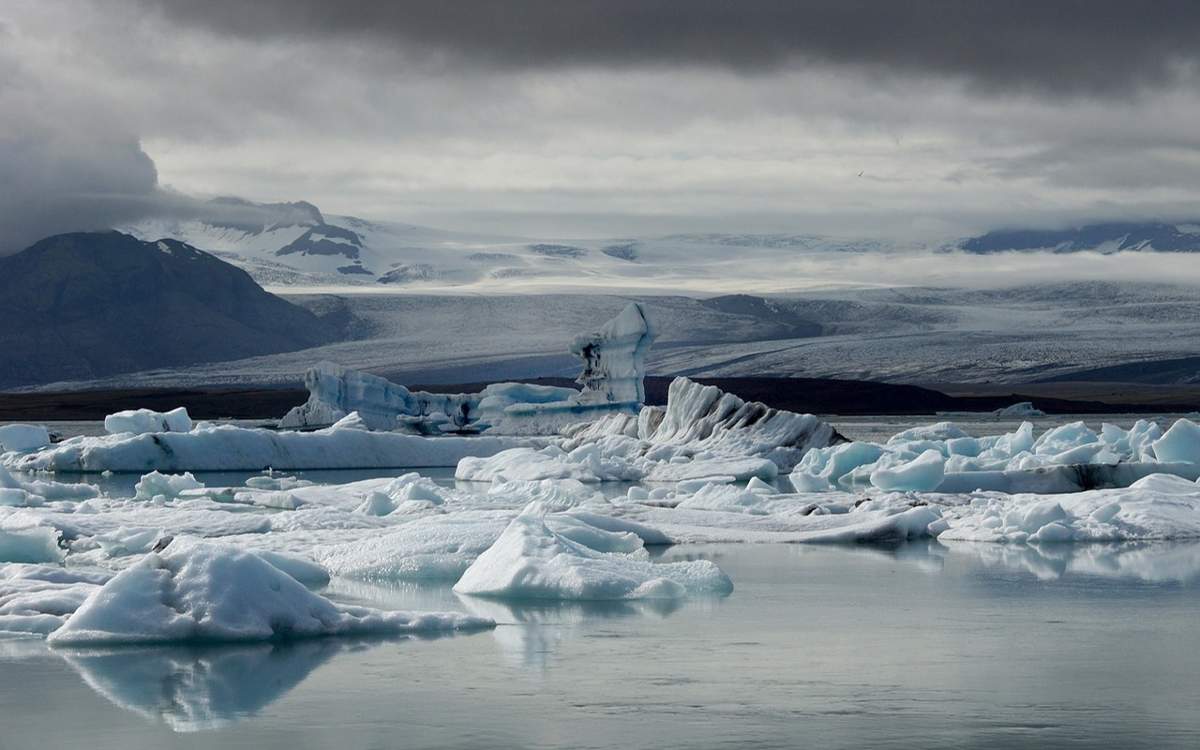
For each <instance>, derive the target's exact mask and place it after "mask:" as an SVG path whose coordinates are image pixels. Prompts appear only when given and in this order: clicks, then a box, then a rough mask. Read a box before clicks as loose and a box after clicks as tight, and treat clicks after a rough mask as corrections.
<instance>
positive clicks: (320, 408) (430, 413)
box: [279, 362, 479, 434]
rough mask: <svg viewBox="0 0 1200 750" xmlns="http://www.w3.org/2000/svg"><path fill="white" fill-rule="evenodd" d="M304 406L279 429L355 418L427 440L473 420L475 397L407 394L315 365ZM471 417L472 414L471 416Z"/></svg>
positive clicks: (371, 378)
mask: <svg viewBox="0 0 1200 750" xmlns="http://www.w3.org/2000/svg"><path fill="white" fill-rule="evenodd" d="M304 386H305V387H306V388H308V394H309V396H308V400H307V401H306V402H304V403H303V404H301V405H300V406H297V407H295V408H294V409H292V410H291V411H289V412H288V413H287V414H286V415H284V417H283V419H281V420H280V421H279V426H280V427H281V428H283V429H297V428H312V427H328V426H330V425H332V424H335V423H337V422H338V421H339V420H341V419H344V418H345V417H346V416H347V415H349V414H351V413H353V412H357V413H358V416H359V418H360V419H361V420H362V423H363V425H364V426H365V427H366V428H367V429H371V430H384V431H387V430H396V429H403V428H404V427H405V426H411V427H412V429H413V431H419V432H423V433H426V434H437V433H441V432H454V431H460V430H463V429H465V428H466V427H467V425H468V424H470V423H472V422H474V421H476V420H477V419H478V413H477V410H478V407H479V396H478V395H477V394H466V393H427V392H425V391H410V390H409V389H407V388H405V387H404V386H402V385H399V384H397V383H393V382H391V381H390V380H387V379H386V378H381V377H379V376H377V375H371V374H370V373H366V372H359V371H357V370H350V369H347V368H345V367H342V366H340V365H337V364H334V363H333V362H319V363H317V364H316V365H315V366H313V367H311V368H309V370H308V371H307V372H306V373H305V374H304ZM473 412H476V413H473Z"/></svg>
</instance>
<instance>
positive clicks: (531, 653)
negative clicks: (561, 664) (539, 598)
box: [459, 596, 682, 670]
mask: <svg viewBox="0 0 1200 750" xmlns="http://www.w3.org/2000/svg"><path fill="white" fill-rule="evenodd" d="M459 598H460V599H461V601H462V602H463V605H464V606H465V607H466V609H467V611H468V612H470V613H472V614H476V615H479V616H481V617H490V618H492V619H493V620H495V621H496V624H497V626H496V629H495V630H493V631H492V637H493V638H495V639H496V643H497V644H499V645H500V650H501V652H502V653H503V654H504V656H505V657H506V658H507V659H508V661H509V663H510V664H513V665H514V666H520V667H524V668H528V669H537V670H544V669H546V668H548V667H549V666H550V663H551V658H552V657H553V655H554V653H555V651H557V650H558V647H559V644H560V643H561V642H562V641H563V640H564V639H568V638H573V637H575V636H576V634H577V631H578V630H579V629H580V627H581V626H583V625H584V624H585V623H587V624H589V625H591V624H596V623H598V622H601V621H604V620H613V619H618V618H622V617H656V618H659V619H663V618H666V617H668V616H670V615H671V614H673V613H674V612H677V611H679V608H680V607H681V606H682V602H681V601H680V600H678V599H645V600H640V601H615V602H504V601H501V600H498V599H485V598H483V597H477V596H460V597H459Z"/></svg>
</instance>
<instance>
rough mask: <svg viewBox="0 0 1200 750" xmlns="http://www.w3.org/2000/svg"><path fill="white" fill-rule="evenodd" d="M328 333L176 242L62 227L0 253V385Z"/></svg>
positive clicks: (274, 349)
mask: <svg viewBox="0 0 1200 750" xmlns="http://www.w3.org/2000/svg"><path fill="white" fill-rule="evenodd" d="M338 335H339V331H338V330H337V327H336V326H335V325H334V324H333V323H332V322H330V321H329V320H326V319H323V318H319V317H317V315H315V314H314V313H312V312H310V311H308V310H306V309H303V308H301V307H297V306H296V305H293V304H291V303H290V302H287V301H285V300H283V299H280V298H279V297H276V296H274V295H272V294H269V293H267V292H266V291H264V290H263V289H262V288H261V287H260V286H258V284H256V283H255V282H254V281H253V279H251V278H250V276H249V275H248V274H246V272H244V271H242V270H240V269H238V268H235V267H234V266H231V265H230V264H228V263H225V262H224V261H222V260H220V259H218V258H215V257H213V256H212V255H209V254H208V253H204V252H201V251H199V250H197V249H196V248H194V247H191V246H189V245H186V244H184V243H182V242H178V241H176V240H159V241H156V242H143V241H140V240H138V239H136V238H134V237H131V236H129V235H126V234H121V233H119V232H95V233H76V234H62V235H56V236H54V237H49V238H47V239H44V240H42V241H40V242H38V243H36V244H34V245H32V246H31V247H29V248H27V249H25V250H23V251H21V252H19V253H17V254H15V255H11V256H8V257H0V352H2V353H3V356H0V387H13V386H18V385H24V384H32V383H38V382H46V381H49V380H65V379H77V378H94V377H100V376H105V375H111V374H115V373H121V372H131V371H135V370H145V369H152V368H161V367H175V366H181V365H188V364H194V363H199V362H212V361H219V360H228V359H240V358H244V357H251V356H257V355H262V354H274V353H279V352H287V351H294V350H297V349H304V348H308V347H312V346H319V345H321V344H324V343H327V342H329V341H332V340H334V339H335V338H337V337H338Z"/></svg>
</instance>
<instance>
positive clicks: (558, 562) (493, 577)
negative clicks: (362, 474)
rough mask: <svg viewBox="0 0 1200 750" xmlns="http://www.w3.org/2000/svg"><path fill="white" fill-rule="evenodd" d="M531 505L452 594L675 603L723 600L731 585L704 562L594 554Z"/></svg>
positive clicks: (715, 567) (715, 569) (469, 569)
mask: <svg viewBox="0 0 1200 750" xmlns="http://www.w3.org/2000/svg"><path fill="white" fill-rule="evenodd" d="M545 512H546V511H545V509H544V508H543V507H542V506H541V505H540V504H539V503H531V504H530V505H529V506H528V507H527V508H526V509H525V510H524V511H523V512H522V513H521V514H520V515H519V516H517V517H516V518H515V519H513V521H512V522H511V523H510V524H509V525H508V527H507V528H506V529H505V530H504V533H502V534H501V535H500V538H499V539H497V540H496V542H495V544H493V545H492V546H491V547H490V548H489V549H488V550H487V551H486V552H484V553H483V554H482V555H480V556H479V559H477V560H476V561H475V562H474V563H472V565H471V567H470V568H468V569H467V571H466V572H465V573H463V576H462V578H460V579H459V581H458V583H457V584H455V586H454V590H455V591H457V592H459V593H462V594H474V595H478V596H494V597H505V598H511V599H567V600H610V599H663V598H666V599H675V598H680V597H683V596H688V595H689V594H717V595H721V594H727V593H729V592H730V591H731V590H732V589H733V584H732V582H731V581H730V580H729V578H728V576H726V575H725V574H724V573H723V572H721V569H720V568H718V567H717V566H716V565H715V564H713V563H712V562H710V561H708V560H694V561H687V562H677V563H663V564H654V563H651V562H650V561H649V560H648V559H646V558H645V556H644V555H645V553H644V552H643V553H642V556H638V555H637V554H627V553H614V552H601V551H597V550H595V549H593V548H591V547H589V546H587V545H585V544H583V543H581V542H579V541H575V540H573V539H570V538H568V537H567V536H565V535H563V534H560V533H557V532H555V531H553V530H551V529H550V527H549V526H547V525H546V522H545V520H544V516H545Z"/></svg>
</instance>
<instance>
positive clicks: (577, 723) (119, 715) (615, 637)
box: [0, 543, 1200, 750]
mask: <svg viewBox="0 0 1200 750" xmlns="http://www.w3.org/2000/svg"><path fill="white" fill-rule="evenodd" d="M693 556H703V557H707V558H710V559H713V560H715V561H717V562H718V564H720V565H721V567H722V568H723V569H724V570H725V571H726V572H728V573H729V575H730V576H731V577H732V579H733V581H734V584H735V590H734V592H733V593H732V594H731V595H730V596H728V597H726V598H717V599H692V600H687V601H684V602H677V603H671V602H640V603H609V604H587V605H581V604H554V603H541V604H537V603H533V604H514V603H501V602H496V601H487V600H478V599H471V598H462V597H458V596H456V595H454V594H453V593H452V592H450V591H449V590H448V588H447V587H446V586H444V585H442V586H430V587H421V586H411V585H410V586H384V585H372V584H357V583H348V582H338V583H335V584H334V585H333V586H332V587H331V588H330V589H327V590H326V592H325V593H326V594H327V595H329V596H331V597H333V598H335V599H339V600H342V601H355V602H365V603H371V604H375V605H377V606H385V607H396V608H451V609H459V610H465V611H472V612H477V613H481V614H487V615H490V616H492V617H494V618H496V619H497V620H498V621H499V622H500V623H501V625H500V626H499V627H498V628H497V629H496V630H495V631H493V632H490V633H481V634H475V635H468V636H455V637H447V638H441V639H436V640H415V639H409V640H384V641H347V640H334V639H326V640H318V641H309V642H304V643H297V644H292V645H286V646H284V645H269V644H267V645H253V646H237V647H223V648H211V647H210V648H178V647H176V648H155V649H124V650H121V649H118V650H111V649H110V650H77V651H50V650H48V649H46V647H45V646H44V645H42V644H41V642H40V641H0V677H2V679H0V726H2V727H3V734H2V735H0V747H3V748H5V750H9V749H10V748H44V747H75V746H85V747H89V748H121V749H122V750H125V749H127V748H141V747H147V748H149V747H155V748H157V747H166V746H182V747H198V748H210V747H211V748H217V747H221V748H229V747H237V748H240V747H245V748H251V747H253V748H285V747H286V748H318V747H322V748H324V747H334V746H336V747H345V748H354V747H381V748H382V747H388V748H391V747H406V748H425V747H429V748H433V747H438V748H447V747H449V748H479V747H509V746H512V747H534V748H557V747H563V748H567V747H569V748H600V747H613V746H616V745H620V746H624V747H632V748H661V747H698V748H700V747H702V748H722V747H728V748H734V747H737V748H744V747H796V746H807V747H835V748H862V747H888V748H929V747H934V748H942V747H944V748H961V747H983V748H1008V747H1029V746H1048V747H1062V746H1072V747H1096V746H1107V747H1126V748H1139V747H1145V748H1152V747H1153V748H1162V747H1196V746H1197V743H1200V711H1197V710H1196V707H1195V696H1196V693H1197V688H1198V687H1200V676H1198V675H1200V629H1198V628H1197V627H1196V623H1197V621H1198V620H1197V616H1198V615H1200V596H1198V593H1200V589H1198V586H1197V581H1198V580H1200V544H1195V543H1191V544H1183V543H1175V544H1156V545H1129V544H1127V545H1109V546H1104V545H1077V546H1060V547H1044V548H1042V549H1040V550H1039V549H1036V548H1032V547H1017V546H1007V547H1006V546H999V545H963V546H955V547H945V546H943V545H939V544H937V543H922V544H910V545H904V546H900V547H897V548H893V549H875V548H864V547H815V546H785V545H740V546H734V545H712V546H703V547H701V546H696V547H675V548H671V549H669V550H666V551H665V552H662V553H661V557H660V559H662V560H664V561H669V560H677V559H682V558H685V557H693Z"/></svg>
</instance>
